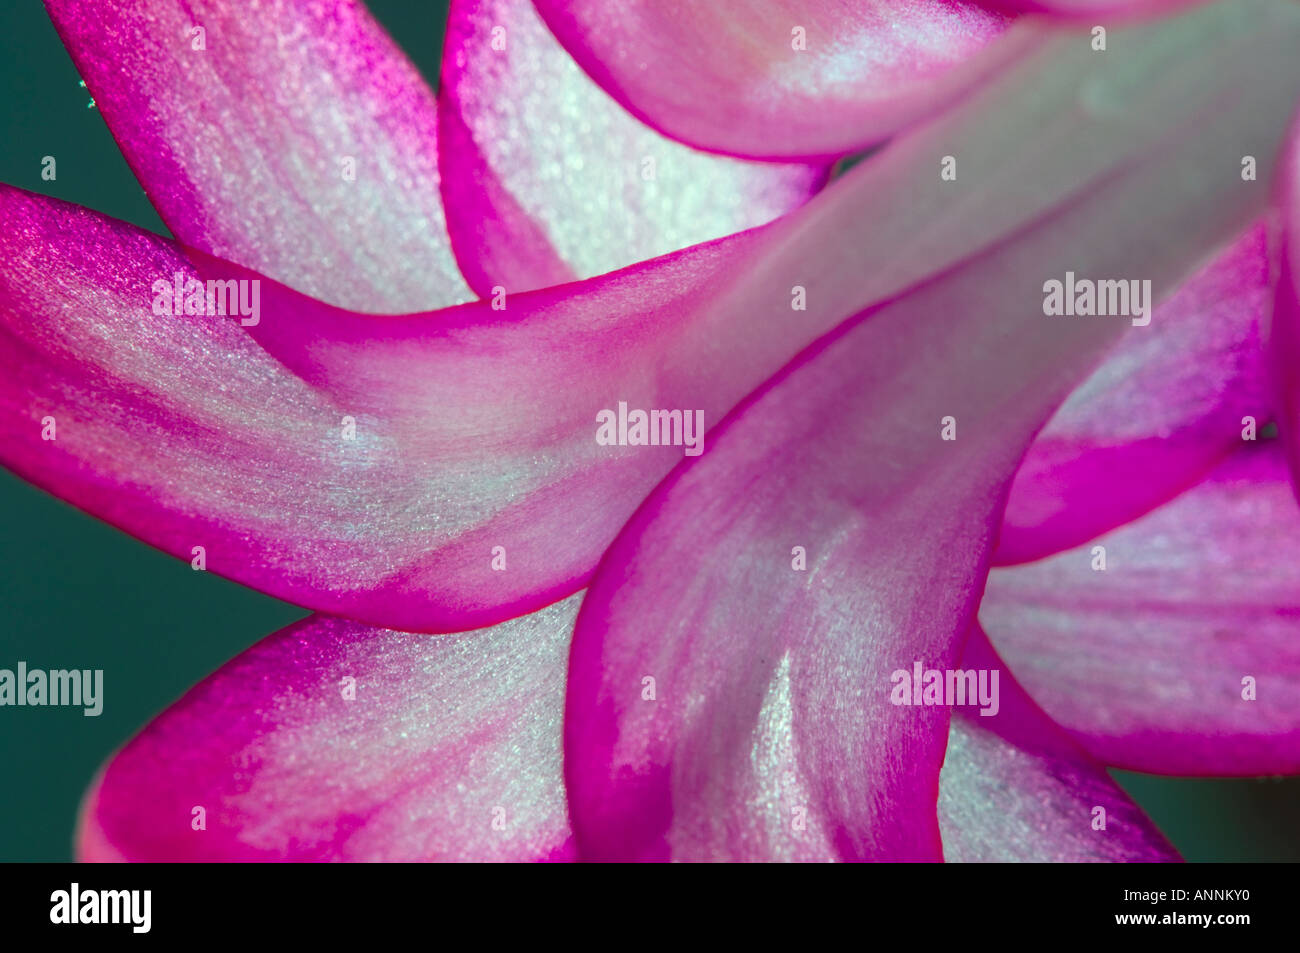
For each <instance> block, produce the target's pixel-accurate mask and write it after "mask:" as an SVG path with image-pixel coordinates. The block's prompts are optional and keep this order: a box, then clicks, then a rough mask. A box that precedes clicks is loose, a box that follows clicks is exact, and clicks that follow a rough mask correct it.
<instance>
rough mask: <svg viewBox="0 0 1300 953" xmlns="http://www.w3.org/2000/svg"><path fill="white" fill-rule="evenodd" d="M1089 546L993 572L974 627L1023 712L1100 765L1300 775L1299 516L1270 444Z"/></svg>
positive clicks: (1188, 772) (1235, 459)
mask: <svg viewBox="0 0 1300 953" xmlns="http://www.w3.org/2000/svg"><path fill="white" fill-rule="evenodd" d="M1096 543H1097V544H1098V545H1100V546H1102V547H1103V548H1104V553H1100V552H1099V551H1098V550H1097V549H1095V548H1094V547H1082V548H1080V549H1076V550H1072V551H1070V552H1067V553H1062V554H1060V555H1058V556H1054V557H1052V558H1050V559H1046V560H1043V561H1042V562H1038V563H1032V564H1030V565H1026V566H1017V567H1015V568H1011V569H999V570H996V571H994V572H993V573H992V574H990V576H989V583H988V590H987V592H986V593H985V596H984V601H983V603H982V604H981V606H980V619H981V621H982V623H983V625H984V627H985V629H986V630H987V631H988V633H989V637H990V638H991V639H992V640H993V643H994V644H995V645H996V646H997V647H998V651H999V652H1001V653H1002V655H1003V657H1004V658H1005V659H1006V660H1007V662H1008V664H1010V665H1011V667H1012V668H1013V669H1014V671H1015V672H1016V674H1017V675H1018V676H1019V678H1020V680H1021V682H1022V683H1023V684H1024V686H1025V688H1026V689H1027V690H1028V691H1029V693H1030V694H1031V695H1032V696H1033V697H1034V700H1035V701H1037V702H1038V703H1039V704H1040V705H1042V706H1043V708H1044V709H1045V710H1046V711H1047V713H1048V714H1049V715H1051V717H1052V718H1053V719H1054V720H1055V721H1057V722H1058V723H1060V724H1061V725H1063V726H1065V727H1066V728H1068V729H1069V730H1070V731H1072V732H1073V733H1074V734H1075V736H1076V737H1077V738H1078V740H1079V741H1080V743H1081V744H1083V746H1084V747H1085V748H1087V749H1088V750H1089V751H1090V752H1091V753H1092V754H1093V755H1094V756H1096V757H1097V758H1098V759H1099V760H1101V761H1104V762H1105V763H1107V764H1111V765H1116V766H1118V767H1123V768H1129V769H1132V770H1135V771H1148V772H1154V773H1160V774H1182V775H1259V774H1295V773H1300V621H1298V620H1300V511H1298V510H1297V507H1296V502H1295V500H1294V499H1293V498H1292V496H1291V493H1290V488H1289V486H1288V482H1287V477H1286V469H1285V463H1284V461H1283V460H1282V455H1281V453H1280V450H1279V448H1278V447H1277V445H1276V443H1275V442H1270V443H1269V444H1266V445H1264V446H1262V447H1259V448H1251V449H1245V450H1240V451H1239V452H1238V453H1237V454H1236V455H1234V456H1233V457H1232V458H1231V459H1230V460H1229V461H1227V462H1226V463H1224V464H1223V465H1222V466H1221V467H1219V468H1218V469H1216V470H1215V471H1214V473H1213V474H1211V476H1210V477H1209V478H1207V479H1206V481H1205V482H1204V483H1202V484H1200V485H1198V486H1197V487H1195V488H1194V489H1192V490H1189V491H1188V492H1187V493H1184V494H1183V495H1181V496H1179V497H1176V498H1175V499H1174V500H1173V501H1172V502H1170V503H1168V504H1166V505H1165V506H1163V507H1161V508H1159V509H1157V510H1155V511H1153V512H1152V513H1150V514H1148V515H1147V516H1145V517H1144V518H1142V519H1141V520H1138V521H1137V522H1135V523H1132V524H1130V525H1128V526H1124V527H1122V528H1120V529H1118V530H1114V531H1113V532H1110V533H1107V534H1106V535H1105V536H1103V537H1101V538H1099V539H1098V540H1096ZM1103 558H1104V563H1103V562H1102V561H1101V560H1102V559H1103ZM1103 565H1104V567H1105V568H1104V570H1102V569H1100V568H1095V567H1101V566H1103ZM1246 679H1249V680H1250V681H1249V682H1247V681H1245V680H1246ZM1252 686H1253V687H1252ZM1248 688H1250V690H1249V691H1248ZM1248 694H1251V695H1253V696H1254V697H1252V698H1251V699H1249V700H1247V698H1246V696H1247V695H1248Z"/></svg>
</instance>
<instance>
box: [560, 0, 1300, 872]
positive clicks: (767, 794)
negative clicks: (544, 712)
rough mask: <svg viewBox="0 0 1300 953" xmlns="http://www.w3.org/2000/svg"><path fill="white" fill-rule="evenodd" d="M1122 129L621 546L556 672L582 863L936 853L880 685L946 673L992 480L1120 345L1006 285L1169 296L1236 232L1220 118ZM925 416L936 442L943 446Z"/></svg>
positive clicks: (737, 433)
mask: <svg viewBox="0 0 1300 953" xmlns="http://www.w3.org/2000/svg"><path fill="white" fill-rule="evenodd" d="M1220 16H1222V14H1221V13H1220V14H1217V15H1216V17H1215V19H1216V20H1217V19H1218V17H1220ZM1208 22H1209V21H1206V20H1199V21H1185V23H1198V24H1199V25H1198V26H1197V27H1192V28H1188V27H1186V26H1184V29H1189V31H1190V35H1191V36H1198V35H1203V36H1206V37H1208V36H1209V35H1211V34H1215V35H1218V36H1220V37H1221V34H1217V30H1215V29H1213V28H1212V29H1211V32H1210V33H1206V34H1201V33H1199V30H1200V29H1201V27H1203V26H1205V25H1206V24H1207V23H1208ZM1282 22H1290V23H1291V24H1292V25H1291V27H1290V29H1291V30H1294V29H1295V25H1296V24H1295V20H1294V19H1288V20H1284V21H1282ZM1219 25H1220V27H1221V26H1222V21H1221V20H1220V21H1219ZM1277 27H1278V24H1275V25H1274V27H1273V28H1269V30H1267V31H1265V32H1260V33H1255V36H1256V39H1257V40H1259V41H1260V42H1261V44H1262V46H1259V47H1257V46H1256V45H1255V44H1254V43H1249V44H1246V45H1245V46H1244V47H1241V48H1238V49H1237V51H1236V52H1235V53H1234V54H1233V56H1232V57H1230V58H1229V59H1228V60H1227V61H1224V60H1219V61H1218V62H1217V63H1216V69H1215V71H1214V73H1213V74H1212V77H1213V78H1211V74H1208V73H1202V74H1201V76H1202V79H1203V81H1204V82H1208V83H1209V86H1210V87H1215V88H1217V89H1218V90H1219V92H1220V94H1226V93H1228V92H1229V91H1232V92H1234V93H1236V92H1239V91H1240V89H1241V87H1240V86H1238V83H1239V82H1240V81H1241V74H1240V73H1237V72H1236V71H1237V70H1238V69H1244V70H1245V71H1246V73H1248V74H1249V73H1253V71H1254V70H1255V69H1256V67H1257V66H1258V64H1259V62H1260V60H1259V59H1257V58H1256V57H1257V55H1264V56H1265V59H1272V56H1271V54H1270V55H1265V54H1263V50H1264V49H1267V48H1269V47H1271V46H1272V45H1273V43H1274V40H1275V39H1278V40H1280V39H1281V38H1275V37H1272V36H1270V35H1269V33H1271V31H1272V29H1275V28H1277ZM1252 29H1253V28H1252ZM1187 35H1188V34H1184V37H1186V36H1187ZM1166 48H1167V49H1171V48H1172V44H1171V46H1170V47H1166ZM1276 49H1277V50H1279V51H1280V50H1281V49H1282V47H1280V46H1279V47H1277V48H1276ZM1184 52H1185V53H1186V52H1187V50H1186V48H1185V49H1184ZM1234 64H1235V65H1234ZM1154 68H1156V69H1161V68H1162V67H1154ZM1292 83H1294V77H1293V78H1292ZM1219 84H1224V85H1219ZM1072 88H1073V87H1072ZM1251 88H1252V89H1253V90H1258V89H1259V87H1258V85H1256V84H1254V83H1252V84H1251ZM1293 91H1294V86H1293V85H1292V86H1290V90H1289V91H1287V92H1285V93H1284V95H1283V98H1282V100H1281V101H1277V102H1275V103H1274V106H1275V108H1277V109H1278V111H1279V112H1282V111H1284V110H1285V109H1286V108H1287V106H1288V105H1289V103H1288V102H1287V99H1288V98H1289V96H1290V94H1291V92H1293ZM1189 92H1190V90H1184V93H1189ZM1207 93H1208V88H1207V87H1206V86H1201V87H1200V89H1199V90H1198V91H1197V92H1196V93H1195V94H1193V95H1194V97H1196V98H1199V97H1200V96H1201V95H1203V94H1207ZM1209 98H1210V99H1211V100H1214V99H1217V98H1218V97H1216V96H1210V97H1209ZM1160 99H1161V97H1160V96H1158V95H1157V96H1156V98H1155V99H1154V100H1151V101H1150V102H1151V104H1152V105H1153V106H1154V105H1155V103H1157V102H1158V101H1159V100H1160ZM1140 102H1142V98H1141V97H1140V96H1138V97H1136V98H1133V97H1130V98H1128V100H1127V103H1128V106H1129V108H1132V109H1134V110H1135V111H1136V113H1140V112H1141V111H1142V109H1141V106H1140V105H1139V103H1140ZM1136 113H1135V114H1133V115H1131V116H1130V117H1129V118H1130V119H1131V120H1132V122H1133V124H1134V126H1135V127H1139V126H1140V127H1143V128H1146V129H1148V131H1149V132H1151V133H1153V134H1155V133H1156V129H1157V127H1160V128H1162V129H1163V133H1164V134H1163V136H1162V137H1161V139H1162V140H1163V141H1162V142H1161V145H1162V146H1163V148H1160V149H1150V150H1147V151H1146V152H1144V153H1142V154H1139V155H1137V156H1135V157H1133V159H1132V161H1131V162H1130V163H1129V164H1128V165H1127V166H1126V167H1125V168H1123V169H1122V170H1120V171H1116V172H1114V173H1113V174H1112V175H1110V176H1108V177H1106V178H1105V179H1103V180H1102V181H1101V182H1099V183H1094V186H1093V187H1092V188H1091V189H1090V190H1089V191H1088V192H1087V193H1086V194H1081V195H1079V196H1078V197H1077V201H1074V202H1072V203H1070V204H1068V205H1067V206H1066V207H1065V208H1063V209H1061V210H1060V211H1059V212H1058V213H1057V214H1055V215H1052V216H1047V217H1045V218H1043V219H1041V220H1039V221H1038V222H1036V223H1034V224H1033V225H1032V226H1031V227H1027V228H1026V229H1024V230H1023V231H1022V232H1021V233H1020V234H1018V235H1016V236H1014V237H1012V238H1010V239H1008V240H1007V241H1005V242H1003V243H1001V244H1000V245H998V246H995V247H994V248H992V249H990V250H989V251H988V252H986V253H984V254H982V255H980V256H977V257H976V258H974V259H972V260H970V261H969V262H966V263H964V264H962V265H960V266H958V267H956V268H953V269H951V270H950V271H948V272H946V273H943V274H940V275H938V276H936V277H935V278H934V279H933V280H931V281H929V282H926V283H924V284H922V285H920V286H918V287H917V288H915V289H914V290H912V291H910V292H908V293H905V294H903V295H901V296H899V297H898V298H897V299H895V300H893V301H891V302H887V303H885V304H884V305H882V306H881V307H879V308H877V309H873V310H871V311H869V312H867V313H866V314H865V315H864V316H863V318H864V319H862V320H859V321H856V322H849V323H848V324H846V325H845V326H843V327H842V328H841V329H839V330H837V331H836V332H835V333H834V334H832V335H828V336H827V338H826V339H824V340H823V342H820V343H819V344H818V345H816V346H814V347H813V348H811V349H809V351H808V352H805V354H804V355H803V356H801V357H800V358H799V359H797V360H796V361H795V362H793V363H792V365H790V367H789V368H787V369H786V370H785V371H783V372H782V374H780V375H778V376H777V377H776V378H774V379H773V380H772V381H771V382H769V384H768V385H766V386H765V387H764V388H763V389H762V390H760V391H759V392H757V393H756V394H755V395H753V396H751V398H750V399H749V400H747V401H746V403H745V404H744V405H742V407H741V409H739V410H738V411H736V412H735V413H734V414H733V415H732V416H731V417H730V418H729V420H728V422H726V423H724V425H723V427H722V428H721V429H720V431H717V432H713V433H710V435H709V440H710V446H709V449H708V451H707V453H706V454H705V455H704V456H703V457H701V458H699V459H698V460H696V461H694V462H692V463H690V464H688V465H684V466H683V467H681V468H679V469H678V470H676V471H675V472H674V473H673V474H672V476H670V477H669V479H668V480H666V481H665V482H664V483H663V484H661V485H660V486H659V487H658V488H657V489H656V490H655V492H654V494H652V495H651V497H650V498H649V499H648V500H647V502H646V503H645V505H644V506H643V507H642V508H641V509H640V510H639V511H638V512H637V514H636V516H634V517H633V518H632V520H631V521H630V522H629V523H628V525H627V526H626V527H625V528H624V530H623V532H622V533H621V534H620V536H619V537H618V539H617V540H616V541H615V543H614V544H613V546H612V547H611V548H610V550H609V551H608V552H607V553H606V555H605V558H604V560H603V562H602V563H601V566H600V567H599V569H598V570H597V573H596V577H595V579H594V580H593V583H592V586H591V589H590V591H589V594H588V597H587V600H586V602H585V603H584V605H583V608H582V612H581V613H580V614H579V618H578V624H577V627H576V629H575V635H574V645H573V651H572V655H571V659H570V678H569V687H568V700H567V704H566V713H565V775H566V779H567V781H568V790H569V803H570V815H571V818H572V820H573V824H574V832H575V836H576V838H577V843H578V846H579V850H580V852H581V854H582V855H583V856H584V857H587V858H593V859H608V858H636V859H656V860H663V859H759V858H785V859H798V860H810V859H833V858H839V859H895V860H897V859H911V860H916V859H936V858H937V857H938V856H939V843H938V837H939V829H938V821H937V818H936V814H935V809H934V805H935V799H936V797H937V792H938V784H939V769H940V763H941V759H942V753H943V749H944V744H945V741H946V738H947V735H948V718H947V712H946V710H945V709H942V708H930V707H918V708H911V707H907V708H903V707H895V706H893V705H891V704H890V701H891V697H890V696H891V688H892V686H893V683H892V676H893V673H895V672H897V671H899V670H904V671H906V670H909V669H911V668H912V666H913V663H914V662H916V661H921V662H923V663H925V667H927V668H939V669H944V668H951V667H952V666H953V665H954V663H955V662H956V659H957V658H958V656H959V653H960V648H961V644H960V643H961V636H962V635H963V634H964V632H965V631H966V628H967V626H968V625H969V623H970V621H971V619H972V616H973V613H974V608H975V605H976V603H977V601H978V599H979V596H980V593H981V590H982V587H983V581H984V576H983V574H984V571H985V569H986V565H987V558H988V550H989V546H990V542H991V537H992V535H993V533H994V531H995V528H996V525H997V523H998V521H999V519H1000V517H1001V507H1002V503H1003V502H1004V500H1005V493H1006V490H1007V485H1008V483H1009V481H1010V478H1011V474H1012V472H1013V470H1014V468H1015V464H1016V462H1017V461H1018V460H1019V458H1020V456H1021V455H1022V454H1023V452H1024V450H1025V448H1026V446H1027V444H1028V442H1029V440H1030V439H1031V437H1032V436H1033V434H1034V433H1035V432H1036V431H1037V430H1038V428H1040V427H1041V426H1042V424H1043V423H1044V422H1045V421H1046V419H1047V417H1048V416H1049V414H1050V413H1051V412H1052V411H1053V410H1054V409H1055V407H1056V405H1057V404H1058V403H1059V402H1060V400H1062V399H1063V398H1064V397H1065V395H1066V394H1067V393H1068V392H1069V390H1070V389H1071V386H1072V382H1073V381H1075V380H1078V379H1079V378H1081V377H1082V376H1083V375H1084V374H1085V373H1086V372H1087V371H1088V370H1089V369H1090V368H1091V367H1092V366H1093V364H1094V362H1096V361H1097V360H1098V359H1099V358H1100V357H1101V355H1102V354H1103V353H1104V351H1105V349H1106V348H1107V347H1108V346H1109V345H1110V344H1111V343H1112V342H1113V341H1114V340H1115V339H1116V338H1117V337H1118V336H1119V335H1120V334H1121V333H1122V332H1123V329H1124V328H1125V327H1126V326H1127V324H1128V322H1127V319H1125V318H1118V319H1096V320H1091V321H1087V320H1079V321H1060V320H1053V319H1049V318H1046V317H1045V316H1044V315H1043V312H1042V298H1041V296H1040V294H1039V292H1038V285H1039V284H1040V282H1041V279H1036V278H1035V279H1033V280H1032V282H1026V276H1039V275H1048V274H1051V273H1052V272H1053V271H1055V270H1056V269H1057V268H1058V267H1061V264H1062V263H1064V262H1069V263H1070V267H1072V268H1074V269H1076V270H1078V272H1079V274H1081V275H1110V274H1128V273H1132V272H1134V271H1136V273H1138V274H1141V275H1143V276H1147V277H1149V278H1150V279H1151V280H1152V282H1153V284H1154V286H1155V287H1156V288H1168V287H1170V286H1171V285H1172V284H1173V283H1174V282H1175V280H1176V279H1177V278H1178V277H1180V276H1181V275H1182V274H1185V273H1186V271H1187V270H1188V268H1189V267H1190V266H1191V265H1192V263H1194V262H1195V261H1197V260H1198V259H1199V258H1201V257H1202V256H1203V255H1204V254H1205V253H1206V252H1207V251H1208V250H1209V249H1210V248H1212V247H1214V246H1215V244H1216V243H1217V242H1219V241H1222V240H1223V239H1224V238H1226V237H1228V236H1230V235H1232V234H1234V233H1235V232H1236V231H1237V230H1239V229H1241V228H1242V227H1244V225H1245V224H1246V222H1247V221H1248V218H1247V217H1246V216H1249V215H1250V214H1252V212H1251V211H1250V210H1246V209H1243V208H1242V197H1241V193H1240V190H1239V188H1238V185H1239V183H1238V182H1235V181H1233V179H1232V178H1230V177H1228V176H1223V177H1221V178H1220V179H1217V180H1216V179H1215V177H1214V173H1215V170H1218V169H1220V168H1224V167H1228V168H1231V167H1232V166H1233V164H1234V163H1235V157H1236V156H1237V155H1239V152H1238V150H1239V148H1240V143H1241V141H1242V139H1241V137H1242V135H1243V130H1242V129H1241V128H1236V125H1237V122H1238V121H1240V120H1241V119H1242V118H1243V117H1244V113H1242V112H1241V111H1237V110H1219V109H1216V110H1214V112H1213V114H1212V115H1210V116H1206V117H1203V118H1204V121H1202V122H1199V123H1190V122H1186V121H1185V120H1184V121H1179V122H1177V124H1176V125H1175V126H1174V128H1173V129H1170V128H1169V127H1168V126H1162V123H1164V122H1171V121H1173V117H1172V116H1171V114H1169V113H1168V112H1167V111H1166V110H1164V109H1163V108H1159V107H1157V108H1156V111H1155V113H1154V114H1147V115H1145V116H1143V117H1142V118H1141V119H1139V117H1138V115H1137V114H1136ZM1275 135H1276V133H1275ZM1225 164H1226V166H1225ZM1215 182H1217V183H1218V187H1217V188H1210V189H1209V190H1207V191H1200V190H1199V189H1198V191H1197V193H1196V196H1197V200H1196V201H1195V202H1193V201H1189V200H1188V198H1189V196H1188V193H1187V192H1186V191H1185V189H1188V188H1191V187H1193V186H1192V185H1191V184H1192V183H1198V184H1200V185H1210V184H1211V183H1215ZM834 190H835V188H834V187H832V190H831V191H834ZM823 194H828V193H823ZM1139 209H1140V210H1141V211H1140V213H1137V210H1139ZM1135 213H1136V214H1135ZM948 417H953V418H955V420H954V423H955V425H956V426H957V427H958V432H957V439H956V440H952V441H948V440H943V439H941V433H942V428H943V424H944V421H945V418H948ZM796 547H803V548H804V549H805V550H806V555H807V569H806V572H802V571H799V569H798V567H797V565H796V564H795V562H794V561H793V560H797V559H798V556H799V553H798V552H796V550H795V548H796ZM647 679H653V680H654V682H653V688H654V699H653V700H650V699H649V698H648V697H647V695H646V694H645V693H646V691H647V689H648V688H650V687H652V686H651V683H649V682H647ZM800 820H801V821H802V822H803V823H805V824H806V827H805V828H804V829H799V828H797V827H796V826H795V822H796V821H800Z"/></svg>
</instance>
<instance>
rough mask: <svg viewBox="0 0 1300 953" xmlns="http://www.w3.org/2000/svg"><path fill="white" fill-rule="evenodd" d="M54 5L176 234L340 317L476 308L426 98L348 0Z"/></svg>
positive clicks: (53, 1) (399, 57)
mask: <svg viewBox="0 0 1300 953" xmlns="http://www.w3.org/2000/svg"><path fill="white" fill-rule="evenodd" d="M47 6H48V8H49V11H50V16H51V18H52V19H53V21H54V25H55V27H56V28H57V29H58V31H59V35H60V36H61V37H62V38H63V42H64V44H65V45H66V46H67V48H68V51H69V52H70V53H71V54H72V59H73V62H74V63H76V65H77V69H78V70H80V72H81V75H82V76H83V77H84V78H85V80H86V84H87V87H88V89H89V90H90V92H91V93H92V94H93V95H94V97H95V104H96V106H97V107H98V109H99V111H100V112H101V113H102V114H103V116H104V120H105V122H107V123H108V127H109V129H110V130H111V131H112V133H113V136H114V137H115V138H116V139H117V142H118V144H119V145H120V146H121V147H122V151H123V152H124V153H125V155H126V158H127V161H128V162H129V163H130V164H131V167H132V168H133V169H134V170H135V172H136V175H137V176H138V177H139V178H140V181H141V183H142V184H143V185H144V187H145V190H146V191H147V192H148V194H149V197H150V199H151V200H152V201H153V204H154V206H155V207H156V208H157V209H158V214H159V215H161V216H162V219H163V221H164V222H165V223H166V224H167V227H168V228H170V229H171V231H172V234H173V235H175V236H176V238H177V240H179V241H181V242H183V243H185V244H187V245H189V246H191V247H194V248H197V249H200V250H202V251H205V252H207V253H209V254H212V255H217V256H220V257H222V258H227V259H230V260H231V261H236V262H239V263H240V264H242V265H245V266H247V267H249V268H252V269H254V270H256V271H260V272H262V273H264V274H266V275H269V276H271V277H273V278H275V279H277V280H279V281H282V282H285V283H286V284H288V285H291V286H292V287H294V288H296V289H298V290H299V291H302V292H304V293H306V294H311V295H314V296H316V297H318V298H322V299H325V300H327V301H330V302H332V303H334V304H337V305H340V306H343V307H349V308H356V309H360V310H364V311H376V312H402V311H416V310H420V309H424V308H436V307H443V306H445V305H449V304H454V303H455V302H457V301H465V300H467V299H468V298H470V297H471V295H470V294H469V289H468V288H467V287H466V286H465V283H464V280H463V279H462V278H461V276H460V273H459V272H458V271H457V268H456V263H455V260H454V258H453V256H452V254H451V249H450V244H449V241H448V238H447V231H446V225H445V223H444V220H443V213H442V207H441V201H440V198H439V177H438V153H437V137H436V132H435V131H436V109H437V106H436V103H435V100H434V96H433V93H432V92H431V91H430V90H429V88H428V86H427V85H426V84H425V83H424V81H423V79H422V78H421V77H420V75H419V73H417V72H416V70H415V68H414V67H413V66H412V65H411V63H410V62H409V61H408V60H407V58H406V55H405V54H404V53H402V51H401V50H400V49H398V47H397V46H396V45H395V44H394V43H393V41H392V40H391V39H389V37H388V35H387V34H386V33H385V32H384V31H383V29H382V28H381V27H380V26H379V25H378V24H376V23H375V21H374V20H373V19H372V18H371V16H370V14H369V13H368V12H367V11H366V10H365V8H364V7H363V6H361V5H360V4H359V3H357V2H355V0H325V2H318V0H272V2H268V3H262V4H259V6H258V8H257V11H256V14H255V15H254V14H251V13H250V11H248V10H246V9H243V8H242V7H239V6H231V5H230V4H228V3H223V2H220V0H184V2H183V0H47ZM196 31H201V32H196ZM416 263H418V264H416Z"/></svg>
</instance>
